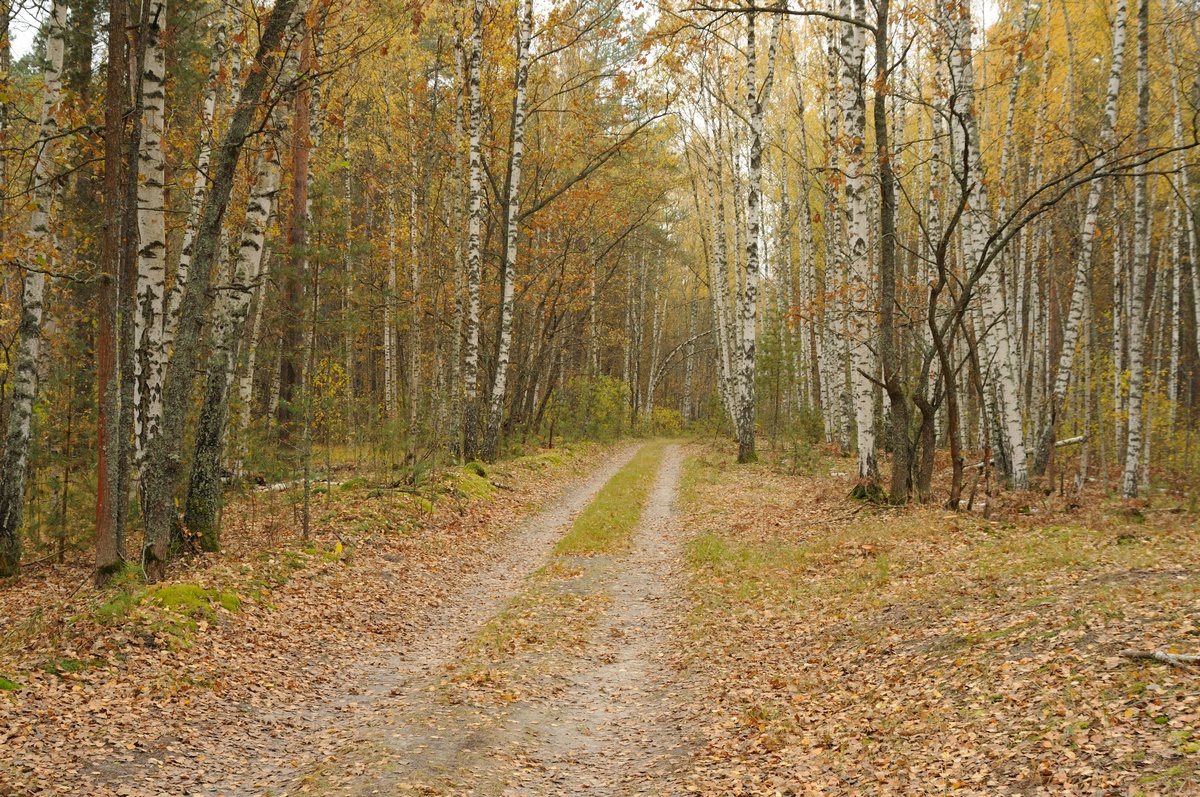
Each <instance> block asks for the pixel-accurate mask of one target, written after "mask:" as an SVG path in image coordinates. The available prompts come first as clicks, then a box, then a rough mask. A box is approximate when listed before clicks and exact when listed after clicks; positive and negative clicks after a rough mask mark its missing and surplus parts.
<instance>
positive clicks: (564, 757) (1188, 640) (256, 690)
mask: <svg viewBox="0 0 1200 797" xmlns="http://www.w3.org/2000/svg"><path fill="white" fill-rule="evenodd" d="M768 459H769V461H765V462H763V463H760V464H756V465H749V466H739V465H736V464H734V462H733V460H732V451H731V450H729V449H728V447H727V446H724V445H720V444H704V443H696V442H693V443H664V442H658V441H655V442H650V443H644V444H623V445H619V446H617V447H615V448H612V449H609V450H598V449H595V448H584V449H581V450H578V451H574V452H571V451H568V452H557V451H556V452H547V453H543V454H540V455H535V456H532V457H526V458H523V459H520V460H516V461H514V462H511V463H508V464H504V465H498V466H496V467H493V468H489V469H488V471H487V472H486V478H483V477H480V476H479V475H477V474H475V473H473V472H471V471H470V470H463V471H461V472H455V473H454V474H451V478H450V480H449V481H448V482H447V484H446V485H445V489H444V490H443V493H442V494H444V498H442V499H441V500H438V501H436V502H434V503H432V504H430V503H429V502H428V501H427V500H426V499H425V498H421V497H418V496H414V495H411V494H409V493H408V492H405V491H404V490H398V489H381V488H379V487H370V486H369V485H365V484H360V483H355V482H354V480H349V481H348V482H347V483H346V484H345V485H343V487H342V489H338V488H334V489H333V490H332V491H331V492H330V493H328V494H327V495H324V496H320V497H318V499H317V501H318V504H317V506H318V509H319V510H320V512H321V514H320V515H319V518H320V522H319V523H318V524H317V526H316V531H315V538H314V540H313V541H310V542H307V543H306V542H299V541H296V540H295V539H294V538H293V535H292V534H290V533H289V529H291V528H294V522H292V521H293V520H294V518H293V517H292V516H291V511H292V510H291V507H290V505H288V504H287V503H286V501H283V500H282V499H279V498H273V497H262V498H255V499H254V500H253V501H245V500H243V501H239V502H235V503H234V504H232V505H231V508H230V510H229V512H228V513H227V518H226V539H227V540H228V541H229V542H228V545H229V547H228V549H227V550H226V551H225V552H223V553H222V554H221V555H219V556H207V557H202V558H200V559H197V560H194V561H192V562H191V563H189V564H187V565H186V566H184V567H182V568H181V569H180V570H179V571H178V572H177V573H173V574H172V575H173V578H172V580H171V582H170V583H169V584H168V585H166V586H164V587H156V588H145V587H140V586H138V585H136V584H135V583H133V582H132V581H131V582H130V583H129V584H126V585H125V586H124V587H123V588H121V589H119V590H111V589H110V590H108V591H100V592H97V591H94V590H92V589H91V588H90V587H88V586H85V584H86V570H85V569H84V568H82V567H79V568H71V567H69V566H64V567H55V568H49V569H47V568H45V567H43V568H41V569H39V570H36V571H33V572H30V573H29V574H27V575H25V576H23V577H22V578H21V579H20V580H19V581H18V582H16V583H15V584H12V585H9V586H8V587H7V588H0V618H3V620H2V622H3V625H2V626H0V634H3V640H4V641H3V642H2V643H0V675H3V676H5V677H6V678H7V679H8V684H9V685H10V686H12V687H19V688H15V689H10V690H8V691H6V692H0V746H2V747H3V748H4V749H5V751H6V752H5V755H4V756H3V758H2V759H0V794H88V795H93V794H94V795H110V794H118V795H142V794H146V795H158V794H169V795H176V794H179V795H183V794H187V795H214V796H215V795H227V796H228V797H233V796H234V795H272V797H282V796H283V795H297V794H329V795H370V794H388V795H403V794H495V795H543V794H545V795H553V794H564V795H565V794H571V795H575V794H608V795H626V794H628V795H632V794H646V795H658V794H663V795H666V794H712V795H716V794H762V795H775V794H780V795H786V794H862V795H875V794H933V793H937V794H945V793H956V794H979V795H983V794H989V795H991V794H1031V795H1032V794H1104V795H1118V794H1119V795H1137V794H1141V795H1158V794H1163V795H1166V794H1200V673H1198V671H1200V668H1185V667H1172V666H1170V665H1167V664H1161V663H1159V662H1156V661H1148V660H1130V659H1128V658H1124V657H1122V656H1121V655H1120V652H1121V651H1122V650H1124V649H1127V648H1135V649H1138V650H1143V651H1153V650H1162V651H1175V652H1185V653H1194V652H1196V651H1197V648H1200V533H1198V531H1197V521H1198V520H1200V516H1198V515H1197V513H1196V511H1195V507H1194V506H1192V503H1193V502H1194V499H1193V498H1192V497H1191V496H1189V495H1187V494H1186V491H1184V490H1182V489H1181V490H1177V491H1176V490H1164V491H1159V492H1158V493H1157V494H1156V495H1155V497H1154V499H1153V501H1151V502H1149V503H1146V502H1141V503H1137V504H1131V503H1123V502H1118V501H1114V500H1111V499H1108V498H1105V496H1104V494H1103V490H1102V489H1101V488H1100V486H1099V485H1098V484H1096V483H1089V484H1088V485H1086V486H1085V487H1084V491H1083V493H1082V494H1074V493H1072V492H1071V490H1070V489H1069V488H1068V489H1066V490H1064V491H1063V493H1062V495H1059V494H1056V493H1055V492H1054V491H1051V492H1050V493H1049V494H1047V493H1043V492H1027V493H1000V494H998V495H996V496H992V497H989V498H987V499H986V500H987V501H988V503H989V505H988V513H987V514H988V517H986V518H985V517H983V515H982V514H979V513H949V512H946V511H945V510H942V509H937V508H932V507H920V506H909V507H885V506H876V505H872V504H864V503H860V502H855V501H850V500H848V499H847V498H846V496H847V494H848V493H849V490H850V487H851V486H852V480H851V478H850V476H849V475H848V472H850V471H852V469H853V462H852V461H851V460H848V459H841V458H839V457H836V456H830V455H823V454H818V453H815V452H813V453H808V454H804V453H803V452H800V451H799V449H797V450H796V451H793V452H791V454H790V458H778V457H775V458H768ZM426 494H430V493H428V491H427V492H426ZM980 499H981V500H980V501H977V502H976V503H977V504H982V503H983V500H984V497H983V496H980ZM321 502H324V503H321ZM4 684H5V682H3V681H0V686H3V685H4Z"/></svg>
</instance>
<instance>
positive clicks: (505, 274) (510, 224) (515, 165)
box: [472, 0, 533, 460]
mask: <svg viewBox="0 0 1200 797" xmlns="http://www.w3.org/2000/svg"><path fill="white" fill-rule="evenodd" d="M518 9H519V10H518V13H519V15H520V17H519V19H518V20H517V74H516V81H515V82H516V97H515V99H514V100H513V119H512V151H511V155H510V157H509V164H508V215H507V217H506V221H505V225H504V227H505V246H504V268H503V270H502V271H501V274H500V346H499V348H498V350H497V353H496V376H495V379H493V380H492V397H491V402H490V405H489V408H488V420H487V435H486V437H485V438H484V444H483V454H484V458H485V459H488V460H491V459H494V458H495V456H496V447H497V445H498V444H499V440H500V426H501V423H502V422H503V420H504V396H505V390H506V389H507V385H508V361H509V356H510V351H511V349H512V322H513V284H514V282H515V281H516V276H517V236H518V234H519V229H518V228H519V223H520V210H521V160H522V158H523V157H524V154H525V88H526V84H527V83H528V80H529V44H530V38H531V37H532V35H533V0H524V3H522V4H520V5H518ZM474 123H475V121H474V119H472V125H474Z"/></svg>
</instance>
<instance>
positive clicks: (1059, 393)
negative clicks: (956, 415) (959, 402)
mask: <svg viewBox="0 0 1200 797" xmlns="http://www.w3.org/2000/svg"><path fill="white" fill-rule="evenodd" d="M1127 8H1128V5H1127V2H1126V0H1116V8H1115V12H1114V16H1113V40H1112V61H1111V64H1110V66H1109V72H1108V89H1107V93H1106V95H1105V100H1104V115H1103V116H1102V117H1101V119H1100V148H1101V149H1100V154H1099V155H1098V156H1097V158H1096V163H1095V167H1094V171H1095V172H1100V171H1103V169H1104V167H1105V165H1106V164H1107V162H1108V152H1109V151H1110V150H1111V149H1112V148H1113V146H1114V145H1115V143H1116V140H1115V139H1116V135H1115V131H1116V126H1117V113H1118V109H1119V105H1118V104H1117V99H1118V95H1119V94H1120V90H1121V71H1122V69H1123V65H1124V61H1125V38H1126V17H1127ZM1102 188H1103V182H1102V181H1101V180H1092V181H1091V184H1090V185H1089V186H1088V195H1087V204H1086V207H1085V210H1084V217H1083V227H1082V229H1081V230H1080V233H1079V255H1078V257H1077V258H1076V261H1075V284H1074V287H1072V289H1071V305H1070V309H1069V310H1068V311H1067V323H1066V324H1065V325H1064V326H1063V342H1062V353H1061V354H1060V355H1059V358H1058V370H1057V372H1056V374H1055V378H1054V392H1053V394H1052V395H1051V397H1050V412H1049V415H1048V416H1047V418H1046V425H1045V427H1044V428H1043V429H1042V433H1041V437H1040V439H1039V442H1038V450H1037V454H1036V456H1035V457H1034V462H1033V472H1034V473H1035V474H1037V475H1041V474H1042V473H1044V472H1045V470H1046V465H1047V463H1048V462H1049V461H1050V452H1051V451H1052V450H1053V448H1054V430H1055V425H1056V424H1057V422H1058V414H1059V412H1061V411H1062V407H1063V402H1064V401H1066V396H1067V389H1068V388H1069V387H1070V384H1071V372H1072V370H1073V368H1074V365H1075V350H1076V349H1077V348H1078V344H1079V333H1080V330H1081V329H1082V327H1083V310H1084V303H1085V298H1086V295H1087V290H1088V287H1089V285H1090V284H1091V275H1092V250H1093V248H1094V245H1095V241H1096V222H1097V219H1098V217H1099V210H1100V193H1101V189H1102Z"/></svg>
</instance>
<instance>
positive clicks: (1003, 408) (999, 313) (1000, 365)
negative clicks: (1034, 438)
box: [944, 3, 1029, 489]
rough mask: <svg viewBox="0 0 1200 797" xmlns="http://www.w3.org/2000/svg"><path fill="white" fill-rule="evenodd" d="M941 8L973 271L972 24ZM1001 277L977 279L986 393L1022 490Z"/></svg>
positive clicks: (1021, 441) (983, 244) (976, 177)
mask: <svg viewBox="0 0 1200 797" xmlns="http://www.w3.org/2000/svg"><path fill="white" fill-rule="evenodd" d="M944 13H945V17H946V20H947V25H948V30H949V38H950V74H951V86H952V90H953V95H952V96H953V98H954V103H953V107H952V109H951V110H952V119H951V127H952V133H953V137H954V139H955V146H954V148H953V152H954V153H955V161H956V163H957V166H956V168H957V169H960V170H963V171H962V173H961V174H960V180H963V179H965V183H964V184H965V186H966V191H967V196H968V212H967V215H966V219H965V221H966V226H965V228H964V229H963V233H962V245H963V256H964V261H965V264H966V267H967V274H968V275H973V274H975V273H977V272H978V269H980V268H982V267H984V260H983V259H984V258H985V257H986V256H987V255H988V252H987V248H988V246H989V236H990V226H991V223H990V209H989V207H988V200H987V182H986V180H985V179H984V176H983V155H982V149H981V144H980V142H981V137H980V132H979V118H978V115H977V113H976V104H975V71H974V65H973V59H974V54H973V50H972V47H971V36H972V29H973V25H972V20H971V15H970V10H969V8H968V7H966V6H963V5H962V4H959V3H951V4H949V6H948V7H947V8H946V9H945V12H944ZM964 159H965V161H964ZM1001 281H1002V280H1001V277H1000V276H999V274H998V272H997V270H996V269H994V268H988V269H987V270H986V271H984V272H983V273H982V275H981V276H980V278H979V279H978V290H979V294H980V309H981V311H982V321H983V324H984V329H986V330H987V332H988V334H989V335H990V337H989V341H990V342H991V344H992V346H991V348H992V350H993V357H992V367H991V368H990V369H989V377H990V378H989V380H988V385H989V386H990V389H989V394H990V396H991V399H992V401H993V402H994V404H995V416H996V419H997V422H998V424H999V426H1000V429H1001V431H1002V433H1003V434H1002V438H1001V439H1000V440H998V441H996V442H997V443H998V444H1000V445H1002V446H1003V452H1002V453H1003V454H1004V459H1005V461H1006V462H1007V463H1008V464H1009V467H1008V472H1007V473H1006V475H1007V476H1008V478H1009V480H1010V482H1011V483H1012V485H1013V487H1015V488H1016V489H1025V488H1026V487H1027V486H1028V482H1029V472H1028V470H1029V469H1028V463H1027V459H1026V456H1027V455H1026V451H1025V432H1024V428H1023V425H1022V419H1021V408H1020V402H1019V393H1018V390H1017V376H1016V363H1015V362H1014V358H1015V352H1014V349H1013V345H1012V340H1013V333H1012V330H1011V326H1012V322H1011V319H1010V318H1009V314H1008V313H1007V312H1006V308H1005V306H1004V296H1003V289H1002V285H1001Z"/></svg>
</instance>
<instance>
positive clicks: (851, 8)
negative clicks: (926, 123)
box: [838, 0, 879, 485]
mask: <svg viewBox="0 0 1200 797" xmlns="http://www.w3.org/2000/svg"><path fill="white" fill-rule="evenodd" d="M839 8H840V10H841V13H842V15H843V16H846V17H850V18H852V19H856V20H862V19H863V18H864V16H865V13H866V4H865V3H864V2H863V0H841V3H840V5H839ZM838 49H839V52H840V54H841V63H842V68H841V75H840V78H841V85H840V91H839V96H840V99H841V115H842V125H843V128H842V140H841V144H842V147H841V150H842V156H843V160H844V162H845V166H844V176H845V178H844V179H845V189H844V191H845V197H846V249H847V251H846V254H847V258H848V262H847V264H846V265H847V272H848V276H849V284H848V288H849V296H848V297H847V298H848V300H849V302H850V308H851V314H850V385H851V391H852V395H853V400H854V421H855V426H856V427H857V430H858V479H859V483H860V484H869V485H875V484H877V483H878V482H879V466H878V463H877V462H876V460H875V402H874V395H873V393H874V391H873V388H872V384H871V377H873V376H874V375H875V374H876V373H877V372H878V370H879V366H878V363H877V361H876V358H875V353H874V352H873V351H872V348H871V341H870V334H871V324H870V314H871V312H873V310H874V308H875V305H876V301H875V275H874V270H873V268H872V264H871V258H870V250H869V247H868V244H867V236H868V234H869V228H870V223H871V222H870V218H869V214H868V208H867V175H866V160H865V156H864V153H865V142H866V139H867V115H866V101H865V99H864V97H863V60H864V53H865V51H866V36H865V34H864V32H863V29H862V27H860V26H859V25H852V24H850V23H842V24H841V31H840V40H839V47H838Z"/></svg>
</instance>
